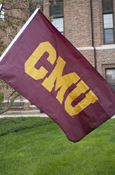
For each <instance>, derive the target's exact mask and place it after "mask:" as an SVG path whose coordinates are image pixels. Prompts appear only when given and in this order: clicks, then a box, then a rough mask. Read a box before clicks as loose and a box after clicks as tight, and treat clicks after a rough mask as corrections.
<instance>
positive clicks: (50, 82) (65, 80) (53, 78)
mask: <svg viewBox="0 0 115 175" xmlns="http://www.w3.org/2000/svg"><path fill="white" fill-rule="evenodd" d="M65 64H66V62H65V61H64V60H63V59H62V58H61V57H60V56H59V57H58V60H57V64H56V66H55V68H54V69H53V71H52V72H51V74H50V75H49V77H48V78H46V79H45V80H44V81H43V83H42V85H43V86H44V87H45V88H46V89H47V90H48V91H49V92H51V91H52V89H53V87H54V86H55V91H56V90H58V89H59V88H60V89H59V90H58V93H57V96H56V98H57V100H58V101H59V102H60V104H62V102H63V99H64V94H65V92H66V90H67V89H68V88H69V87H70V86H71V85H72V84H73V83H74V84H75V83H77V81H78V80H79V79H80V77H79V76H78V75H77V74H76V73H75V72H73V73H69V74H66V75H63V76H62V74H63V69H64V66H65ZM55 82H56V83H55Z"/></svg>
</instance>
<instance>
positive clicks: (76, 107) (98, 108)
mask: <svg viewBox="0 0 115 175" xmlns="http://www.w3.org/2000/svg"><path fill="white" fill-rule="evenodd" d="M0 78H2V79H3V80H4V81H5V82H6V83H8V84H9V85H10V86H12V87H13V88H14V89H15V90H16V91H18V92H19V93H20V94H21V95H23V96H24V97H25V98H27V99H28V100H29V101H31V102H32V103H33V104H35V105H36V106H37V107H38V108H40V109H41V110H42V111H44V112H45V113H46V114H47V115H49V116H50V117H51V118H52V119H53V120H54V121H55V122H56V123H57V124H58V125H59V126H60V127H61V128H62V130H63V131H64V132H65V134H66V135H67V138H68V139H69V140H71V141H73V142H76V141H79V140H80V139H82V138H83V137H84V136H85V135H86V134H88V133H89V132H91V131H92V130H94V129H95V128H97V127H98V126H99V125H101V124H102V123H103V122H105V121H106V120H108V119H109V118H110V117H112V116H113V115H114V114H115V93H114V91H113V90H112V88H111V87H110V86H109V85H108V83H107V82H106V81H105V80H104V79H103V78H102V77H101V76H100V75H99V73H98V72H97V71H96V70H95V69H94V68H93V67H92V66H91V65H90V64H89V63H88V61H87V60H86V59H85V58H84V57H83V55H82V54H80V53H79V51H77V50H76V48H74V47H73V46H72V44H71V43H70V42H69V41H68V40H67V39H66V38H65V37H64V36H63V35H62V34H61V33H60V32H58V30H57V29H56V28H55V27H54V26H52V24H51V23H50V22H49V21H48V20H47V19H46V18H45V16H44V15H43V14H42V13H41V12H40V10H38V9H37V10H36V11H35V12H34V14H33V15H32V16H31V17H30V19H29V20H28V21H27V23H26V24H25V25H24V27H23V28H22V30H21V31H20V32H19V33H18V35H17V36H16V37H15V39H14V40H13V41H12V43H11V44H10V45H9V47H8V48H7V50H6V51H5V53H4V54H3V56H2V57H1V61H0Z"/></svg>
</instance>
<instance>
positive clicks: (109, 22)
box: [102, 0, 114, 44]
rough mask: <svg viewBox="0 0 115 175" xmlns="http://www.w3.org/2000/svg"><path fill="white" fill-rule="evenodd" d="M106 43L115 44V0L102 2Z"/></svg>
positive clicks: (103, 0)
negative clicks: (114, 20)
mask: <svg viewBox="0 0 115 175" xmlns="http://www.w3.org/2000/svg"><path fill="white" fill-rule="evenodd" d="M102 11H103V27H104V43H105V44H113V43H114V24H113V12H114V11H113V0H102Z"/></svg>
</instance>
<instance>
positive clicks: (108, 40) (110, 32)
mask: <svg viewBox="0 0 115 175" xmlns="http://www.w3.org/2000/svg"><path fill="white" fill-rule="evenodd" d="M105 43H106V44H110V43H114V38H113V29H106V30H105Z"/></svg>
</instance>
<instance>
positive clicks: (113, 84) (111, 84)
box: [105, 67, 115, 91]
mask: <svg viewBox="0 0 115 175" xmlns="http://www.w3.org/2000/svg"><path fill="white" fill-rule="evenodd" d="M107 70H114V71H115V67H112V68H105V79H106V81H107ZM107 82H108V81H107ZM108 84H109V85H110V86H111V87H112V86H114V89H113V87H112V89H113V90H114V91H115V83H109V82H108Z"/></svg>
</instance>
